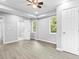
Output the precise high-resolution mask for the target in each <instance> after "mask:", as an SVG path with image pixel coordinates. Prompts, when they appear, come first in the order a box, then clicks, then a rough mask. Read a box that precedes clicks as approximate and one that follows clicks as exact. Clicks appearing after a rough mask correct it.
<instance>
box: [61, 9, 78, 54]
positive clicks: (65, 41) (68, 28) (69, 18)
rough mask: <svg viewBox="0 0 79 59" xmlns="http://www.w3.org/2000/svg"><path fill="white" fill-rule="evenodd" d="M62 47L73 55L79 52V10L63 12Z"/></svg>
mask: <svg viewBox="0 0 79 59" xmlns="http://www.w3.org/2000/svg"><path fill="white" fill-rule="evenodd" d="M62 46H63V50H64V51H67V52H71V53H75V54H76V53H77V51H78V10H77V8H72V9H67V10H63V12H62Z"/></svg>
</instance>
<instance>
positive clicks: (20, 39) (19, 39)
mask: <svg viewBox="0 0 79 59" xmlns="http://www.w3.org/2000/svg"><path fill="white" fill-rule="evenodd" d="M22 40H26V39H24V38H18V39H17V40H15V41H10V42H3V44H9V43H14V42H18V41H22ZM28 40H30V39H28Z"/></svg>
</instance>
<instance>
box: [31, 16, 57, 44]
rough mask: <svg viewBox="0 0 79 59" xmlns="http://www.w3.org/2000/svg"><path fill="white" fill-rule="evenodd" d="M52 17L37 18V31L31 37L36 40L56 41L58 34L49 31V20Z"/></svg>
mask: <svg viewBox="0 0 79 59" xmlns="http://www.w3.org/2000/svg"><path fill="white" fill-rule="evenodd" d="M50 19H51V17H48V18H44V19H41V20H37V32H36V33H32V34H31V35H32V36H31V37H32V38H35V39H36V40H41V41H47V42H51V43H56V34H50V33H49V20H50Z"/></svg>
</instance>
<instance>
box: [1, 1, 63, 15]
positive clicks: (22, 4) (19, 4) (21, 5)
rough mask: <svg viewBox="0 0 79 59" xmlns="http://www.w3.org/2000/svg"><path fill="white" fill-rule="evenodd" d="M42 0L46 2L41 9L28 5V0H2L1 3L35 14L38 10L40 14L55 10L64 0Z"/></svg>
mask: <svg viewBox="0 0 79 59" xmlns="http://www.w3.org/2000/svg"><path fill="white" fill-rule="evenodd" d="M42 1H43V2H44V5H43V7H42V8H41V9H39V8H37V9H34V8H32V6H27V1H26V0H6V1H0V3H1V4H4V5H7V6H9V7H11V8H14V9H16V10H19V11H22V12H26V13H30V14H33V15H35V13H36V11H38V14H43V13H46V12H49V11H51V10H53V9H54V8H55V7H56V6H57V5H58V4H60V3H61V2H62V1H63V0H42Z"/></svg>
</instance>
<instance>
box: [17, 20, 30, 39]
mask: <svg viewBox="0 0 79 59" xmlns="http://www.w3.org/2000/svg"><path fill="white" fill-rule="evenodd" d="M18 37H19V39H21V40H22V39H30V21H29V20H26V21H20V22H18Z"/></svg>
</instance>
